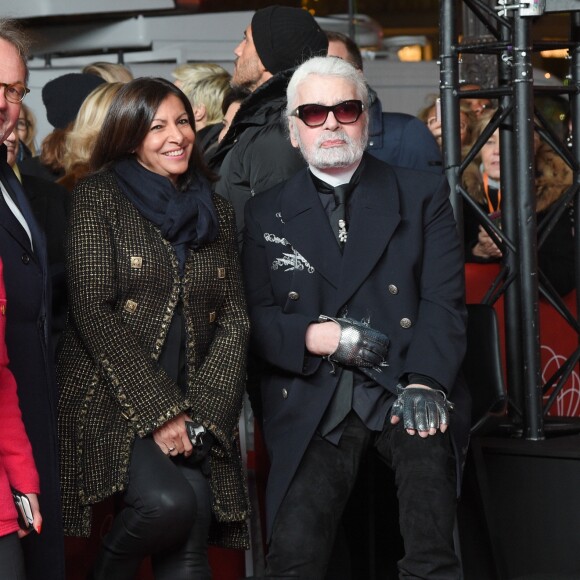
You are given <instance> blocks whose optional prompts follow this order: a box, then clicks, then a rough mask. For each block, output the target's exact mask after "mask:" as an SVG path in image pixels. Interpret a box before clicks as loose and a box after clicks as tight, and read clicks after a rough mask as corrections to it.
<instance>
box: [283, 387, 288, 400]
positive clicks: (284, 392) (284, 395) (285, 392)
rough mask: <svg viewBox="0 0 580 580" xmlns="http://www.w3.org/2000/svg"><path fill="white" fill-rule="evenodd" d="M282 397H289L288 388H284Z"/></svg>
mask: <svg viewBox="0 0 580 580" xmlns="http://www.w3.org/2000/svg"><path fill="white" fill-rule="evenodd" d="M282 398H283V399H287V398H288V391H287V390H286V389H282Z"/></svg>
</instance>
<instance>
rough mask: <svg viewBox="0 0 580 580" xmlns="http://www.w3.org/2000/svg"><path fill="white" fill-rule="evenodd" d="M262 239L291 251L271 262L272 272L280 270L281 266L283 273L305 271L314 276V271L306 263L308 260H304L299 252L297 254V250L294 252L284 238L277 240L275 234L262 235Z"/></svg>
mask: <svg viewBox="0 0 580 580" xmlns="http://www.w3.org/2000/svg"><path fill="white" fill-rule="evenodd" d="M264 239H265V240H266V241H267V242H270V243H272V244H280V245H282V246H287V247H288V248H290V250H291V253H290V252H284V253H283V254H282V257H281V258H276V259H275V260H274V261H273V262H272V270H277V269H278V268H280V266H282V267H284V272H292V271H294V270H304V269H306V271H307V272H308V273H309V274H314V271H315V270H314V268H313V267H312V266H311V265H310V264H309V263H308V260H306V258H304V256H302V255H301V254H300V252H298V251H297V250H295V249H294V248H293V247H292V244H291V243H290V242H289V241H288V240H287V239H286V238H279V237H278V236H277V235H275V234H268V233H265V234H264Z"/></svg>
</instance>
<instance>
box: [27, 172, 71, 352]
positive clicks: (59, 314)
mask: <svg viewBox="0 0 580 580" xmlns="http://www.w3.org/2000/svg"><path fill="white" fill-rule="evenodd" d="M21 177H22V187H23V188H24V193H25V194H26V197H27V198H28V201H29V202H30V206H31V207H32V211H33V213H34V217H35V218H36V221H37V223H38V225H39V226H40V228H41V229H42V231H43V233H44V236H45V238H46V253H47V257H48V267H49V275H50V281H51V291H52V325H51V330H52V339H53V346H56V344H57V342H58V339H59V337H60V335H61V333H62V331H63V330H64V325H65V322H66V313H67V296H66V275H65V270H64V267H65V253H64V238H65V233H66V226H67V221H68V212H69V205H70V194H69V192H68V191H67V190H66V188H65V187H63V186H62V185H58V183H54V182H52V181H48V180H47V179H43V178H42V177H35V176H33V175H26V174H24V173H22V174H21Z"/></svg>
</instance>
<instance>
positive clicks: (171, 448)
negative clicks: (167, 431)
mask: <svg viewBox="0 0 580 580" xmlns="http://www.w3.org/2000/svg"><path fill="white" fill-rule="evenodd" d="M167 449H169V453H171V452H172V451H175V447H168V448H167Z"/></svg>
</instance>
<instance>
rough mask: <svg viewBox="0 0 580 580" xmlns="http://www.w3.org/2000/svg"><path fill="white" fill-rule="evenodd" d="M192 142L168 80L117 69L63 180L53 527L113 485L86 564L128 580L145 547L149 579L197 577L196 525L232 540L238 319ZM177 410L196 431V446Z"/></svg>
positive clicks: (228, 255) (228, 241)
mask: <svg viewBox="0 0 580 580" xmlns="http://www.w3.org/2000/svg"><path fill="white" fill-rule="evenodd" d="M194 141H195V134H194V120H193V112H192V110H191V105H190V104H189V101H188V100H187V98H186V97H185V95H183V93H181V91H179V89H177V88H176V87H174V86H173V85H172V84H171V83H169V82H167V81H164V80H163V79H152V78H141V79H137V80H135V81H132V82H130V83H128V84H127V85H125V86H124V87H123V88H122V89H121V90H120V91H119V93H118V94H117V96H116V97H115V99H114V101H113V103H112V105H111V109H110V112H109V115H108V117H107V120H106V121H105V124H104V126H103V128H102V131H101V133H100V135H99V137H98V140H97V143H96V146H95V152H94V154H93V158H92V166H93V168H95V169H98V170H99V171H98V172H97V173H95V174H93V175H92V176H91V177H89V178H87V179H86V180H84V181H82V182H80V184H78V185H77V187H76V188H75V190H74V191H73V193H72V208H71V223H70V228H69V232H68V236H67V262H68V264H67V277H68V284H69V296H70V315H69V321H68V323H67V327H66V330H65V333H64V335H63V339H62V341H61V346H60V349H59V355H58V375H59V383H60V388H61V399H60V411H59V416H60V421H59V429H60V444H61V454H62V491H63V509H64V521H65V529H66V532H67V533H68V534H71V535H88V534H89V531H90V512H91V505H92V504H95V503H96V502H99V501H101V500H102V499H104V498H107V497H109V496H111V495H113V494H115V493H118V492H120V493H122V498H123V500H124V506H125V507H124V508H123V510H122V511H121V512H120V513H119V514H118V515H117V517H116V518H115V520H114V522H113V526H112V529H111V531H110V532H109V533H108V534H107V535H106V536H105V538H104V539H103V543H102V547H101V550H100V553H99V555H98V557H97V560H96V563H95V564H94V566H93V570H92V577H93V578H103V579H104V578H106V579H107V580H110V579H121V578H127V579H129V578H133V577H134V575H135V573H136V571H137V569H138V568H139V565H140V563H141V560H142V559H143V557H144V556H147V555H151V556H152V563H153V569H154V574H155V578H156V579H166V578H167V579H169V578H171V579H172V580H176V579H179V578H186V577H187V578H196V579H198V578H210V571H209V566H208V563H207V553H206V552H207V550H206V543H207V537H208V533H209V536H210V541H214V542H216V543H219V544H220V545H224V546H228V547H236V548H244V547H246V545H247V530H246V526H245V520H246V518H247V516H248V500H247V493H246V487H245V480H244V477H243V472H242V466H241V459H240V453H239V446H238V434H237V425H238V419H239V414H240V409H241V403H242V394H243V390H244V376H245V370H244V363H245V355H246V342H247V335H248V320H247V316H246V311H245V303H244V299H243V291H242V286H241V281H240V274H239V265H238V253H237V248H236V245H235V227H234V215H233V210H232V208H231V207H230V205H229V204H228V203H227V202H225V201H224V200H222V199H221V198H219V197H218V196H215V195H212V194H211V191H210V186H209V182H208V178H211V176H210V175H209V174H208V172H207V170H206V169H205V167H204V166H203V164H202V162H201V160H200V156H199V153H198V152H197V150H196V148H195V147H194ZM186 421H191V422H192V423H193V424H194V426H199V427H197V428H196V431H205V432H204V433H203V435H202V436H201V440H202V442H201V443H200V444H199V445H198V446H195V447H194V446H192V443H191V441H190V437H189V436H188V432H187V428H186ZM200 427H201V428H200ZM192 435H193V434H192ZM208 449H210V450H209V454H207V453H208ZM210 522H211V531H208V530H209V529H210Z"/></svg>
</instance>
